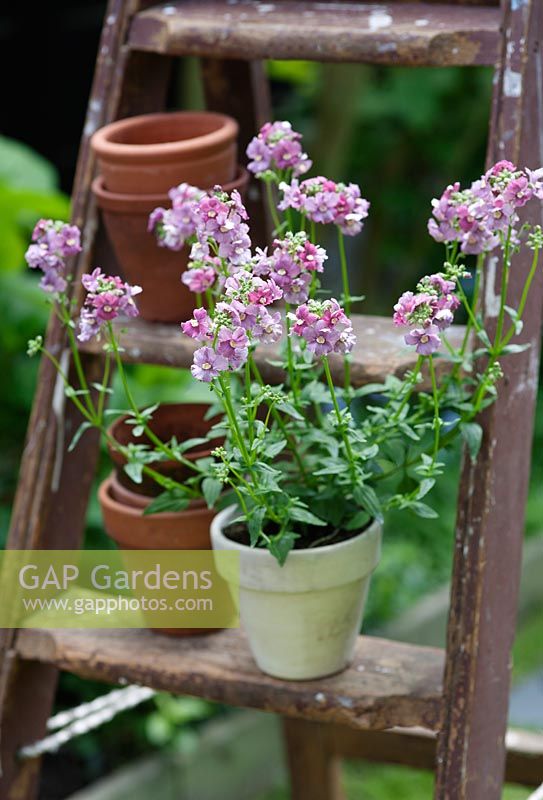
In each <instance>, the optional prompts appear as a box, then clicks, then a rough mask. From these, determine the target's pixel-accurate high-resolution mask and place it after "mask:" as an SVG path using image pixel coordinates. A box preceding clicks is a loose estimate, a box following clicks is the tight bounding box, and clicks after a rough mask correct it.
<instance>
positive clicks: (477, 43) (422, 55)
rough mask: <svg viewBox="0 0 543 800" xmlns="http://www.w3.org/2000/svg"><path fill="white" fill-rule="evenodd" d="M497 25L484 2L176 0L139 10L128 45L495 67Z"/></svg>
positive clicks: (245, 55)
mask: <svg viewBox="0 0 543 800" xmlns="http://www.w3.org/2000/svg"><path fill="white" fill-rule="evenodd" d="M500 23H501V14H500V9H499V8H496V7H489V6H486V7H482V6H472V5H469V6H465V5H462V6H458V5H452V4H449V5H447V4H436V5H434V4H432V5H428V4H426V3H421V2H407V3H403V2H402V3H398V4H396V3H387V4H379V5H377V4H374V3H362V2H320V1H319V0H316V2H299V0H271V2H254V1H253V0H223V2H220V0H176V1H175V2H171V3H168V2H165V3H163V4H161V5H157V6H153V7H151V8H149V9H147V10H145V11H142V12H140V13H139V14H137V15H136V16H135V18H134V20H133V22H132V26H131V28H130V33H129V45H130V46H131V47H132V48H134V49H136V50H149V51H153V52H157V53H163V54H169V55H195V56H207V57H210V58H241V59H261V58H277V59H309V60H313V61H350V62H366V63H374V64H411V65H428V66H446V65H456V66H469V65H472V64H484V65H493V64H495V63H496V62H497V61H498V59H499V43H500Z"/></svg>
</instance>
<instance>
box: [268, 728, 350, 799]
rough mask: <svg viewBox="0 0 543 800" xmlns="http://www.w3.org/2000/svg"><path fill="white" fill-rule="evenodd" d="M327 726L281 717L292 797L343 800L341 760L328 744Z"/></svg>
mask: <svg viewBox="0 0 543 800" xmlns="http://www.w3.org/2000/svg"><path fill="white" fill-rule="evenodd" d="M328 727H329V726H327V725H326V726H325V725H321V724H320V723H318V722H308V721H307V720H304V719H288V718H286V717H285V718H284V719H283V734H284V742H285V751H286V756H287V766H288V770H289V773H290V797H291V800H308V798H311V800H345V794H344V793H343V790H342V788H341V762H340V758H339V756H338V755H337V753H336V752H334V751H333V750H332V749H331V747H330V738H329V736H328Z"/></svg>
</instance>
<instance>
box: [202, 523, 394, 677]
mask: <svg viewBox="0 0 543 800" xmlns="http://www.w3.org/2000/svg"><path fill="white" fill-rule="evenodd" d="M235 513H236V509H234V508H227V509H225V510H224V511H221V512H220V513H219V514H217V516H216V517H215V518H214V519H213V521H212V523H211V542H212V546H213V549H214V550H235V551H237V552H239V594H240V616H241V622H242V625H243V627H244V629H245V631H246V633H247V636H248V639H249V645H250V647H251V651H252V654H253V657H254V659H255V661H256V663H257V664H258V666H259V667H260V669H261V670H262V671H263V672H266V673H267V674H268V675H272V676H273V677H275V678H282V679H284V680H311V679H312V678H322V677H324V676H326V675H332V674H333V673H335V672H339V671H340V670H342V669H344V668H345V667H346V666H347V665H348V664H349V661H350V659H351V657H352V653H353V649H354V645H355V641H356V637H357V635H358V633H359V630H360V626H361V624H362V615H363V613H364V605H365V602H366V597H367V594H368V589H369V584H370V578H371V574H372V572H373V570H374V569H375V567H376V566H377V564H378V562H379V557H380V551H381V535H382V526H381V524H380V523H378V522H373V523H372V524H371V525H370V527H369V528H367V529H366V530H365V531H363V533H360V534H359V535H358V536H354V537H353V538H352V539H348V540H347V541H345V542H340V543H339V544H332V545H327V546H325V547H318V548H315V549H314V550H313V549H307V550H292V551H291V552H290V553H289V555H288V558H287V560H286V563H285V564H284V566H282V567H281V566H279V564H278V563H277V561H276V560H275V558H274V557H273V556H272V555H271V554H270V553H269V552H268V550H264V549H260V548H259V549H256V548H251V547H248V546H247V545H243V544H239V543H237V542H234V541H232V540H231V539H228V538H227V537H226V536H225V535H224V534H223V529H224V528H225V527H226V526H227V525H228V523H229V521H230V520H231V519H232V518H233V516H234V514H235ZM220 571H221V574H222V576H223V577H224V578H225V579H226V580H227V581H229V583H231V584H233V590H234V591H236V589H237V587H236V585H235V584H236V583H237V582H238V578H237V576H236V575H234V574H232V573H231V574H228V572H227V570H226V569H225V568H224V565H221V570H220Z"/></svg>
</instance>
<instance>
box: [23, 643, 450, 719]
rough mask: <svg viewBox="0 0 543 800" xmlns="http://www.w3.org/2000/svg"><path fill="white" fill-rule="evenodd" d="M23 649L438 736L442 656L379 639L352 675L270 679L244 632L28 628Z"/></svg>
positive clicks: (70, 664)
mask: <svg viewBox="0 0 543 800" xmlns="http://www.w3.org/2000/svg"><path fill="white" fill-rule="evenodd" d="M17 652H18V654H19V655H20V656H22V657H23V658H24V659H27V660H38V661H43V662H46V663H52V664H55V665H56V666H57V667H59V668H60V669H65V670H69V671H70V672H73V673H75V674H76V675H80V676H82V677H83V678H88V679H91V680H100V681H104V682H106V683H118V682H120V681H121V682H122V681H128V682H130V683H138V684H143V685H145V686H150V687H152V688H154V689H160V690H163V691H168V692H173V693H182V694H190V695H197V696H199V697H205V698H207V699H209V700H216V701H218V702H221V703H226V704H228V705H234V706H243V707H248V708H258V709H261V710H263V711H271V712H274V713H277V714H281V715H283V716H288V717H302V718H304V719H315V720H320V721H322V722H337V723H339V724H342V725H347V726H350V727H355V728H377V729H381V728H390V727H392V726H395V725H400V726H404V727H405V726H407V727H412V726H417V725H421V726H423V727H426V728H429V729H430V730H434V729H435V726H436V724H437V720H438V718H439V714H440V703H441V676H442V670H443V652H442V651H441V650H439V649H437V648H433V647H417V646H414V645H406V644H402V643H398V642H389V641H387V640H385V639H377V638H374V637H372V636H361V637H359V639H358V643H357V647H356V651H355V655H354V658H353V662H352V664H351V666H350V667H349V668H348V669H347V670H345V671H344V672H342V673H340V674H339V675H334V676H332V677H330V678H324V679H322V680H319V681H295V682H289V681H280V680H276V679H275V678H270V677H268V676H267V675H264V674H263V673H261V672H260V670H259V669H258V668H257V666H256V665H255V663H254V661H253V659H252V657H251V655H250V652H249V649H248V646H247V643H246V640H245V636H244V634H243V633H242V632H241V631H239V630H227V631H220V632H219V633H215V634H210V635H208V636H198V637H195V636H192V637H186V638H178V639H176V638H171V637H166V636H160V635H157V634H154V633H152V632H149V631H146V630H119V631H108V630H37V629H36V630H30V629H29V630H22V631H20V632H19V634H18V637H17Z"/></svg>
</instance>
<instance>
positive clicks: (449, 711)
mask: <svg viewBox="0 0 543 800" xmlns="http://www.w3.org/2000/svg"><path fill="white" fill-rule="evenodd" d="M376 15H378V16H379V20H380V22H379V24H377V16H376ZM542 37H543V3H541V2H540V0H504V2H503V3H502V5H501V6H498V5H497V4H496V5H495V4H493V3H492V2H488V0H487V2H481V3H479V4H478V3H477V2H471V0H465V2H464V3H463V2H462V1H461V0H460V2H450V3H449V4H448V5H441V4H434V3H430V2H428V3H423V2H400V0H398V2H389V3H388V4H386V6H384V5H380V6H375V5H372V4H369V3H363V2H350V1H349V0H345V1H344V2H335V3H328V2H320V1H319V0H316V2H298V0H276V2H274V3H261V2H252V1H251V0H237V1H236V2H234V1H233V0H224V2H220V1H219V0H209V1H208V0H175V2H171V3H169V4H162V5H157V6H149V4H148V3H142V2H138V0H110V2H109V7H108V10H107V14H106V19H105V23H104V29H103V33H102V39H101V43H100V49H99V53H98V60H97V65H96V73H95V80H94V85H93V89H92V94H91V98H90V102H89V110H88V116H87V122H86V125H85V130H84V133H83V138H82V143H81V151H80V156H79V163H78V170H77V175H76V180H75V186H74V195H73V209H74V211H73V221H74V222H75V223H76V224H78V225H79V226H80V227H81V228H82V229H83V234H84V241H85V243H86V245H87V247H86V249H85V252H84V253H82V254H80V255H79V256H78V257H77V258H76V260H75V262H76V263H75V264H74V270H75V272H76V273H77V274H78V275H80V274H82V273H83V272H85V271H87V270H88V269H89V266H90V265H91V263H92V261H93V258H94V253H95V251H96V250H99V251H100V263H101V264H103V265H104V266H107V261H108V259H109V261H110V263H111V261H112V258H111V253H110V251H109V245H108V242H107V241H106V240H105V236H104V233H103V231H102V228H101V227H100V225H99V223H98V219H97V215H96V210H95V208H94V203H93V200H92V196H91V191H90V184H91V180H92V177H93V174H94V169H95V165H94V161H93V157H92V155H91V153H90V150H89V138H90V136H91V135H92V133H93V132H94V131H95V130H96V129H97V128H98V127H100V126H102V125H104V124H106V123H108V122H110V121H112V120H114V119H116V118H119V117H122V116H128V115H131V114H136V113H144V112H149V111H158V110H162V109H164V108H165V105H166V95H167V90H168V85H169V80H170V75H171V68H172V65H173V63H174V59H175V58H177V57H182V56H186V55H193V56H197V57H199V58H200V59H201V64H202V74H203V78H204V86H205V94H206V100H207V105H208V107H209V108H210V109H213V110H221V111H227V112H228V113H230V114H232V115H233V116H235V117H236V118H237V119H238V120H239V122H240V130H241V141H240V146H241V148H244V147H245V145H246V144H247V142H248V141H249V140H250V138H251V137H252V136H253V135H254V134H255V132H256V130H257V129H258V128H259V127H260V125H261V124H263V123H264V122H265V121H267V120H268V119H271V118H272V112H271V108H270V100H269V90H268V86H267V82H266V79H265V74H264V70H263V63H262V62H263V60H265V59H267V58H278V59H289V58H297V59H299V58H302V59H313V60H319V61H343V62H365V63H380V64H386V63H389V64H405V65H430V66H435V67H440V66H450V65H456V66H459V67H468V66H473V65H481V64H482V65H488V66H493V67H494V69H495V82H494V99H493V106H492V114H491V121H490V134H489V144H488V161H489V162H493V161H496V160H498V159H500V158H507V159H509V160H511V161H513V162H516V163H518V164H520V165H522V166H524V165H527V166H530V167H535V166H539V165H541V164H543V88H542V86H543V83H542V81H543V78H542V75H543V57H542V49H541V48H542V44H541V39H542ZM466 123H467V124H469V121H468V120H467V121H466ZM251 192H252V193H251V195H250V201H251V208H250V211H251V212H252V215H253V218H255V219H257V220H258V219H260V220H261V224H262V226H264V225H265V216H264V214H263V212H262V203H261V198H260V196H259V194H258V190H257V188H256V186H255V187H253V188H252V189H251ZM531 221H532V222H538V221H540V220H535V219H533V220H531ZM262 230H264V227H262ZM89 243H91V244H90V246H89ZM527 269H528V264H527V263H522V264H519V265H518V266H517V268H516V270H515V271H514V272H513V274H512V276H511V289H510V291H511V300H512V304H514V303H515V301H518V299H519V294H520V291H521V287H522V285H523V282H524V277H525V274H526V271H527ZM499 280H500V275H499V274H496V267H495V263H494V262H493V261H492V259H489V262H488V264H487V269H486V272H485V286H484V292H483V295H484V298H485V302H484V304H483V311H484V313H485V315H486V317H487V321H488V323H489V325H491V324H492V321H493V319H492V314H493V303H492V299H493V296H494V294H495V292H496V291H497V289H496V287H497V286H498V282H499ZM76 283H77V282H76ZM542 304H543V276H542V275H541V274H539V275H538V276H537V277H536V279H535V282H534V288H533V291H532V293H531V296H530V300H529V305H528V307H527V310H526V323H525V327H524V330H523V332H522V341H526V342H530V343H531V348H530V349H529V350H527V351H525V352H524V353H523V354H521V355H519V356H518V357H516V358H515V359H514V360H513V361H511V363H509V362H507V361H505V362H504V365H503V366H504V368H505V372H506V375H505V378H504V380H503V385H502V388H501V393H500V397H499V400H498V402H497V403H496V404H495V405H494V406H493V407H492V408H491V409H490V410H488V411H487V412H485V414H484V418H483V420H482V422H483V427H484V443H483V447H482V449H481V452H480V454H479V457H478V459H477V463H476V464H474V465H472V464H471V463H470V462H469V461H467V460H466V461H465V463H464V466H463V471H462V480H461V489H460V495H459V510H458V526H457V533H456V546H455V557H454V571H453V580H452V593H451V606H450V615H449V628H448V639H447V648H446V652H444V653H443V652H441V651H439V650H436V649H433V648H424V647H415V646H411V645H405V644H399V643H394V642H387V641H384V640H380V639H375V638H373V637H361V638H360V642H359V645H358V649H357V653H356V657H355V662H354V664H353V666H352V668H350V669H348V670H347V671H346V672H345V673H343V674H342V675H339V676H335V677H333V678H328V679H326V680H324V681H321V682H319V686H318V688H317V689H316V688H315V684H314V683H285V682H280V681H275V680H273V679H271V678H268V677H266V676H264V675H261V674H260V673H259V672H258V671H257V670H256V668H255V667H254V665H253V663H252V660H251V658H250V656H249V654H248V651H247V647H246V644H245V641H244V638H243V635H242V634H240V633H239V632H237V631H226V632H224V633H220V634H218V635H216V636H214V637H210V638H209V639H205V640H204V639H199V640H198V641H197V642H196V641H190V640H187V641H175V640H169V639H166V638H163V637H157V636H153V634H151V633H149V632H147V631H134V630H131V631H123V632H120V633H116V634H115V636H113V635H112V634H111V632H108V631H105V630H104V631H101V630H98V631H96V630H86V631H53V630H51V631H42V630H25V631H2V632H0V736H1V739H0V744H1V765H2V776H1V778H0V797H1V798H6V800H16V799H17V800H23V799H24V800H26V799H28V800H30V799H31V798H33V797H35V796H36V791H37V783H38V777H39V761H38V760H37V759H31V760H21V759H20V758H19V757H18V755H17V754H18V752H19V750H20V748H21V747H22V746H23V745H25V744H28V743H29V742H31V741H34V740H36V739H39V738H40V737H41V736H43V734H44V731H45V725H46V721H47V718H48V716H49V713H50V710H51V706H52V703H53V699H54V693H55V686H56V677H57V672H58V670H59V669H64V670H68V671H72V672H74V673H76V674H79V675H81V676H83V677H87V678H92V679H99V680H103V681H105V682H113V683H114V682H116V681H118V680H119V679H120V678H124V679H126V680H129V681H132V682H134V683H142V684H144V685H148V686H151V687H153V688H156V689H161V690H166V691H172V692H179V693H188V694H191V693H192V694H198V695H201V696H204V697H207V698H209V699H213V700H219V701H221V702H225V703H230V704H231V705H240V706H248V707H254V708H264V709H266V710H268V711H273V712H275V713H277V714H280V715H282V716H283V717H284V720H285V722H284V725H285V739H286V744H287V751H288V756H289V765H290V770H291V776H292V796H293V797H294V798H296V800H339V798H340V797H341V796H342V794H341V789H340V785H339V769H338V764H339V759H340V758H341V757H351V758H352V757H361V758H368V759H373V760H377V761H392V762H396V763H403V764H412V765H414V766H423V767H432V766H434V767H435V771H436V789H435V797H436V798H437V800H498V798H500V797H501V786H502V782H503V778H504V774H505V772H506V771H507V776H508V778H509V779H511V780H515V781H519V782H521V783H522V782H525V783H527V784H532V785H535V784H538V783H541V782H542V781H543V749H541V750H539V751H538V749H537V747H535V748H533V747H532V749H531V752H530V753H529V752H528V751H527V750H526V752H524V751H523V749H522V746H520V745H519V744H518V740H517V744H516V745H515V747H514V748H513V747H510V748H509V752H508V754H507V764H506V742H505V733H506V721H507V705H508V693H509V680H510V651H511V645H512V641H513V636H514V630H515V614H516V602H517V592H518V585H519V575H520V558H521V548H522V538H523V523H524V520H523V515H524V506H525V501H526V494H527V484H528V475H529V467H530V457H529V454H530V449H531V439H532V432H533V413H534V404H535V398H536V390H537V377H538V367H539V347H540V331H541V317H542ZM362 321H363V320H362ZM372 322H373V323H374V327H375V326H376V327H377V329H378V331H379V333H380V332H381V331H382V330H383V326H385V328H386V325H387V323H386V321H384V320H379V319H375V318H372ZM126 337H127V340H128V341H129V342H130V343H131V344H136V345H138V347H137V348H127V350H126V352H127V353H129V352H134V350H136V349H137V350H139V353H140V354H141V355H140V356H139V358H140V360H145V361H149V362H151V363H165V362H166V359H165V356H164V352H165V348H166V349H167V355H168V357H167V363H170V364H172V365H181V366H182V365H187V358H188V354H187V350H186V348H184V347H183V345H182V343H181V341H180V336H179V334H177V333H175V335H174V332H173V329H168V326H164V325H156V326H153V325H150V324H148V323H141V321H136V322H134V324H132V325H130V326H129V327H128V331H127V333H126ZM48 347H49V349H50V350H53V351H55V352H57V353H58V354H60V353H62V351H63V350H64V348H65V343H64V341H63V336H62V331H61V330H60V329H59V326H58V324H57V323H56V322H55V321H54V320H52V321H51V323H50V326H49V330H48ZM369 349H373V348H369ZM373 351H374V352H377V353H378V355H377V357H376V356H373V359H374V362H375V363H367V361H365V360H364V354H363V353H357V354H356V355H355V364H354V366H353V374H356V375H357V380H358V381H359V382H360V383H363V382H365V381H368V380H375V379H376V377H379V376H384V374H386V373H387V372H396V371H401V370H402V369H404V368H405V367H406V364H405V363H404V362H402V358H401V356H399V355H398V353H394V352H391V351H390V349H388V350H386V352H385V351H383V352H380V351H379V350H375V349H373ZM127 357H128V356H127ZM84 363H85V369H86V370H87V372H88V374H89V375H93V376H94V375H96V376H98V374H99V372H100V366H101V355H100V353H99V352H98V351H95V352H92V349H87V350H86V351H85V352H84ZM55 384H56V378H55V375H54V374H53V371H52V368H51V367H50V365H49V363H47V362H46V361H44V363H42V365H41V370H40V377H39V382H38V388H37V392H36V397H35V402H34V408H33V412H32V417H31V420H30V425H29V431H28V437H27V443H26V447H25V452H24V457H23V463H22V468H21V475H20V480H19V487H18V491H17V496H16V501H15V506H14V510H13V520H12V526H11V531H10V538H9V547H11V548H16V549H30V548H59V547H62V548H73V547H78V546H79V545H80V542H81V537H82V531H83V525H84V518H85V512H86V506H87V501H88V493H89V490H90V486H91V481H92V476H93V473H94V468H95V462H96V457H97V452H98V446H97V444H98V443H97V440H96V437H94V436H92V435H86V436H85V437H84V439H83V440H82V442H81V443H80V444H79V446H78V448H76V450H75V451H74V452H73V453H71V454H66V453H65V452H64V449H65V448H64V449H63V450H62V453H61V454H59V442H62V441H69V440H70V438H71V436H70V433H71V431H73V430H75V428H76V427H77V425H78V420H77V417H76V414H75V413H74V412H73V411H72V410H71V408H70V407H69V406H66V407H65V408H59V404H58V402H54V397H55ZM59 459H60V460H59ZM59 467H60V468H59ZM385 663H386V665H387V669H386V670H384V671H383V669H382V666H383V664H385ZM360 666H363V669H358V668H357V667H360Z"/></svg>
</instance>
